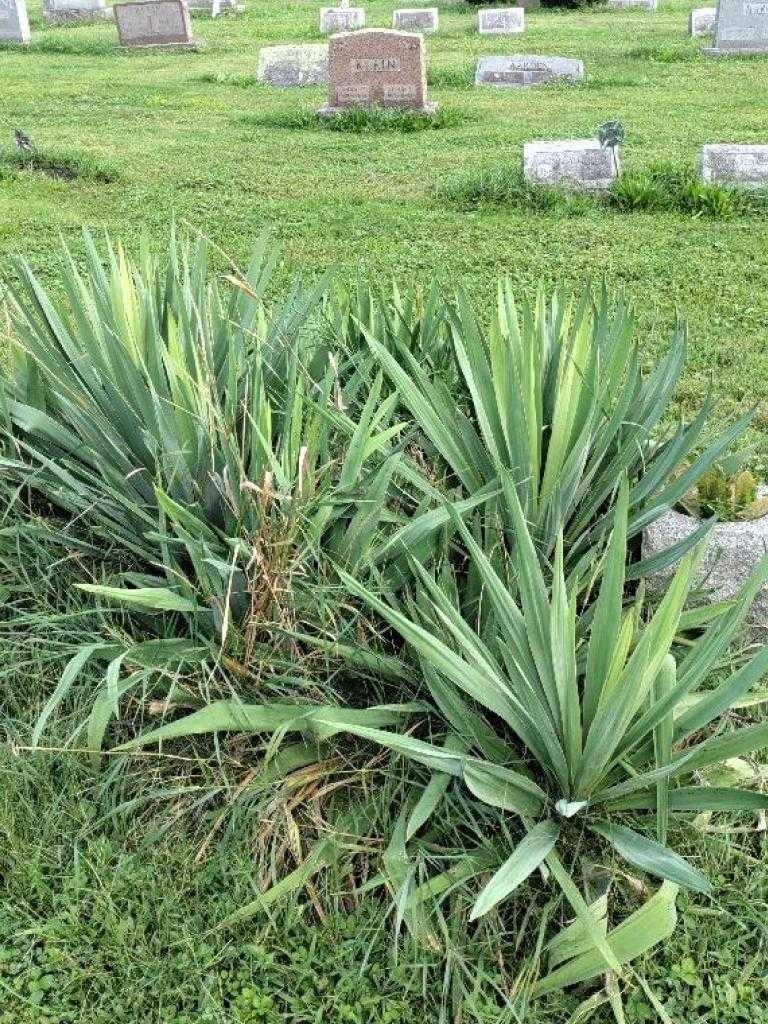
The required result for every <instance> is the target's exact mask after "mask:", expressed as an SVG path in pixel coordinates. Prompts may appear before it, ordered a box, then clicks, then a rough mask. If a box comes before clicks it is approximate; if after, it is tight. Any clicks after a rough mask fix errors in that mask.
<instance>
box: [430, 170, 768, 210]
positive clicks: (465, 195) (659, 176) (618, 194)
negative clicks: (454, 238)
mask: <svg viewBox="0 0 768 1024" xmlns="http://www.w3.org/2000/svg"><path fill="white" fill-rule="evenodd" d="M435 195H436V198H438V199H439V200H442V201H443V202H444V203H446V204H447V205H450V206H454V207H456V208H457V209H459V210H465V211H469V210H476V209H480V208H482V207H484V206H503V207H507V208H511V209H519V210H530V211H533V212H550V211H557V212H558V213H561V214H563V215H564V216H572V217H573V216H576V217H578V216H583V215H584V214H586V213H588V212H590V211H595V210H606V211H608V210H613V211H616V212H618V213H679V214H683V215H686V216H690V217H697V218H700V217H707V218H710V219H712V220H729V219H731V218H733V217H756V218H766V217H768V189H754V190H753V189H745V188H736V187H732V186H726V185H718V184H712V183H709V182H703V181H700V180H699V179H698V178H697V177H696V173H695V171H694V170H693V168H691V167H676V166H675V165H673V164H667V163H660V164H652V165H651V166H650V167H648V168H647V169H646V170H644V171H634V172H631V173H628V174H622V175H621V177H620V178H619V179H618V180H617V181H616V182H615V183H614V185H613V187H612V188H611V189H609V190H608V191H607V192H600V193H595V192H587V191H578V190H572V189H565V188H553V187H549V186H542V185H536V184H534V183H532V182H529V181H526V180H525V178H524V177H523V174H522V172H521V171H520V170H518V169H516V168H515V169H513V168H508V167H495V168H486V169H485V170H483V171H480V172H479V173H478V172H474V173H471V174H468V175H466V176H465V177H463V178H458V179H456V180H455V181H453V182H449V183H448V184H445V185H442V186H440V187H439V188H438V189H437V190H436V192H435Z"/></svg>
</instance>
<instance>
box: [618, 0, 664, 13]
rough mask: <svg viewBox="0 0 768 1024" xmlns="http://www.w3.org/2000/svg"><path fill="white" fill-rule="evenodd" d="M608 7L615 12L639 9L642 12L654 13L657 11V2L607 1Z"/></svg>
mask: <svg viewBox="0 0 768 1024" xmlns="http://www.w3.org/2000/svg"><path fill="white" fill-rule="evenodd" d="M608 6H609V7H613V8H614V9H615V10H627V9H629V8H630V7H640V8H642V9H643V10H644V11H655V10H657V9H658V6H659V0H608Z"/></svg>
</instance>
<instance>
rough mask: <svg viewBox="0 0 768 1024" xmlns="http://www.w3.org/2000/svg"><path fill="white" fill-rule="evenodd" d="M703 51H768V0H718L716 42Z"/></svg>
mask: <svg viewBox="0 0 768 1024" xmlns="http://www.w3.org/2000/svg"><path fill="white" fill-rule="evenodd" d="M704 53H706V54H709V55H710V56H714V57H717V56H723V55H728V54H729V53H736V54H738V53H768V0H719V2H718V5H717V17H716V19H715V44H714V46H713V47H712V48H710V49H705V50H704Z"/></svg>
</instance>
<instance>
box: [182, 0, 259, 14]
mask: <svg viewBox="0 0 768 1024" xmlns="http://www.w3.org/2000/svg"><path fill="white" fill-rule="evenodd" d="M187 6H188V7H189V10H190V13H191V14H207V15H208V16H209V17H211V18H218V16H219V15H220V14H242V13H243V12H244V11H245V4H241V3H237V0H187Z"/></svg>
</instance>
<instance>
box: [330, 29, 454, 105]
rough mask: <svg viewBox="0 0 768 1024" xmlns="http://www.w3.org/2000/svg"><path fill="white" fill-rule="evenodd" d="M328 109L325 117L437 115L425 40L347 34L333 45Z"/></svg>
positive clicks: (382, 32)
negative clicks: (385, 110)
mask: <svg viewBox="0 0 768 1024" xmlns="http://www.w3.org/2000/svg"><path fill="white" fill-rule="evenodd" d="M328 84H329V90H328V104H327V106H325V107H323V109H322V110H321V111H320V113H321V114H322V115H329V114H336V113H339V112H340V111H343V110H348V109H349V108H350V107H389V108H396V109H397V108H399V109H401V110H417V111H421V112H423V113H430V114H431V113H434V112H435V111H436V110H437V105H436V104H434V103H428V102H427V69H426V57H425V54H424V38H423V36H421V35H418V34H416V33H414V32H397V31H395V30H393V29H386V28H381V29H379V28H367V29H363V30H362V31H361V32H343V33H341V34H339V35H335V36H333V37H332V38H331V41H330V43H329V45H328Z"/></svg>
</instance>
